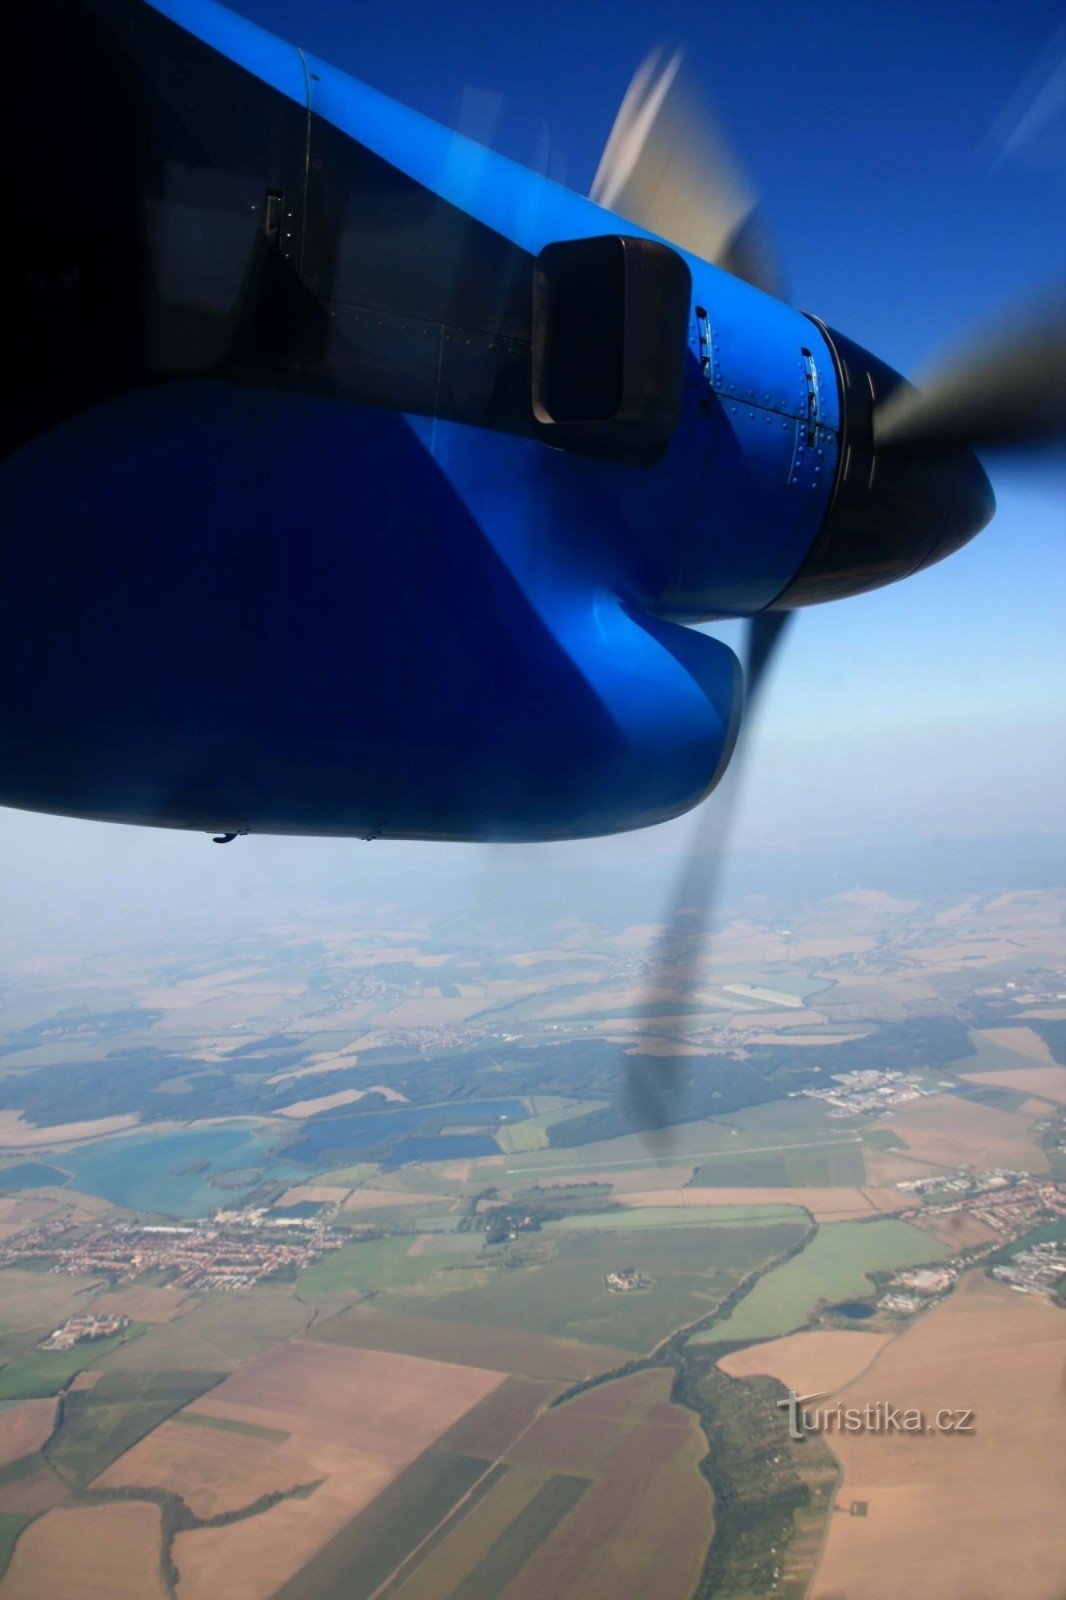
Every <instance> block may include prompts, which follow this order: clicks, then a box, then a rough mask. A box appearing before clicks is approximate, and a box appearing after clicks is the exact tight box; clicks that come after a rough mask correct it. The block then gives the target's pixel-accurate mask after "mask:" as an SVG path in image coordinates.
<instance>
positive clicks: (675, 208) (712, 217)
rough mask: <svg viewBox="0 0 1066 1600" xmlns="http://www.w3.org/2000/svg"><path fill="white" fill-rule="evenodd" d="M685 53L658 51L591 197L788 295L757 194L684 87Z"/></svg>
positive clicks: (621, 116) (628, 98)
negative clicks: (766, 229)
mask: <svg viewBox="0 0 1066 1600" xmlns="http://www.w3.org/2000/svg"><path fill="white" fill-rule="evenodd" d="M682 58H683V52H682V51H681V50H672V51H671V50H667V49H664V48H661V49H658V50H653V51H652V52H651V54H650V55H648V56H647V57H646V58H645V60H644V62H643V64H642V65H641V66H640V68H639V69H638V71H637V72H636V74H635V76H634V78H633V81H632V83H631V84H630V85H629V88H628V90H627V91H626V95H625V98H624V100H623V101H622V104H621V106H620V107H619V109H618V115H617V117H616V118H615V122H614V127H613V128H612V129H611V133H610V136H609V138H608V140H607V144H606V146H605V147H604V152H603V157H602V159H601V161H600V165H599V168H598V169H597V172H596V176H595V178H594V179H593V182H592V188H591V190H590V191H589V198H590V199H592V200H595V202H596V204H597V205H601V206H606V207H608V208H609V209H610V210H611V211H617V212H618V213H619V214H620V215H621V216H623V217H628V218H629V220H630V221H631V222H635V223H637V225H638V226H639V227H641V228H647V229H648V231H649V233H657V234H659V235H661V237H662V238H664V239H667V240H668V241H669V242H670V243H671V244H677V245H680V246H681V248H682V249H683V250H688V251H690V252H691V253H692V254H693V255H697V256H701V257H702V258H703V260H704V261H713V262H714V263H715V265H716V266H719V267H724V268H725V270H726V271H727V272H732V273H733V274H734V276H735V277H738V278H744V279H745V280H746V281H747V282H748V283H752V284H754V285H755V287H756V288H758V289H765V290H766V292H767V293H768V294H773V295H777V296H778V298H782V297H783V286H782V282H781V276H780V273H779V271H778V269H777V264H776V262H775V260H774V258H773V255H772V253H771V251H770V249H769V247H768V245H767V243H766V239H765V237H764V234H763V229H762V225H761V223H760V221H759V217H758V212H757V207H756V201H755V195H754V193H753V192H752V190H751V188H750V187H749V186H748V184H747V183H746V182H745V181H744V178H743V176H742V175H741V172H740V168H739V167H738V165H737V163H736V162H735V161H734V159H733V157H732V156H731V155H730V153H729V149H728V147H727V145H726V141H725V138H724V137H723V135H722V134H721V133H720V132H719V131H718V130H717V129H716V128H715V127H714V125H713V123H712V122H711V119H710V118H709V117H708V115H707V113H706V112H705V111H704V110H703V108H702V107H701V105H700V103H699V101H698V100H697V99H696V97H695V96H694V95H693V94H691V93H690V92H689V90H688V89H687V88H686V86H685V80H684V75H683V73H682V70H681V64H682Z"/></svg>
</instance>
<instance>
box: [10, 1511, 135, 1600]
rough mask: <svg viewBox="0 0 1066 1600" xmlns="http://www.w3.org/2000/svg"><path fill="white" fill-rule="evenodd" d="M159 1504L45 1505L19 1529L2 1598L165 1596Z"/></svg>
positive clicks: (124, 1599)
mask: <svg viewBox="0 0 1066 1600" xmlns="http://www.w3.org/2000/svg"><path fill="white" fill-rule="evenodd" d="M160 1532H161V1529H160V1514H159V1507H158V1506H154V1505H150V1504H149V1503H148V1502H147V1501H145V1500H137V1501H128V1502H126V1503H124V1504H123V1505H109V1506H79V1507H77V1508H74V1509H56V1510H54V1511H49V1512H47V1513H46V1515H45V1516H43V1517H41V1518H40V1519H39V1520H38V1521H37V1522H34V1523H31V1525H30V1526H29V1527H28V1528H27V1529H26V1531H25V1532H24V1533H23V1535H22V1537H21V1538H20V1539H19V1542H18V1544H17V1545H16V1546H15V1554H14V1556H13V1557H12V1559H11V1565H10V1567H9V1568H8V1570H7V1575H6V1577H5V1578H4V1580H3V1582H2V1583H0V1596H2V1600H166V1590H165V1589H164V1587H163V1581H162V1578H161V1577H160V1575H159V1548H160Z"/></svg>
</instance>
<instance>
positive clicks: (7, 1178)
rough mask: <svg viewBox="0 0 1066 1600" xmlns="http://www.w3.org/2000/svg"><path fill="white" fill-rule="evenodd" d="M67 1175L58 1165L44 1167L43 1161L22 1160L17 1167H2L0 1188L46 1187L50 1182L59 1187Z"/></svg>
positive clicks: (64, 1181)
mask: <svg viewBox="0 0 1066 1600" xmlns="http://www.w3.org/2000/svg"><path fill="white" fill-rule="evenodd" d="M66 1181H67V1175H66V1173H65V1172H60V1170H59V1168H58V1167H46V1166H45V1164H44V1162H43V1161H23V1162H21V1163H20V1164H19V1165H18V1166H17V1167H4V1168H3V1170H2V1171H0V1189H46V1188H47V1187H48V1186H49V1185H50V1184H58V1185H59V1186H60V1187H61V1186H62V1185H63V1184H64V1183H66Z"/></svg>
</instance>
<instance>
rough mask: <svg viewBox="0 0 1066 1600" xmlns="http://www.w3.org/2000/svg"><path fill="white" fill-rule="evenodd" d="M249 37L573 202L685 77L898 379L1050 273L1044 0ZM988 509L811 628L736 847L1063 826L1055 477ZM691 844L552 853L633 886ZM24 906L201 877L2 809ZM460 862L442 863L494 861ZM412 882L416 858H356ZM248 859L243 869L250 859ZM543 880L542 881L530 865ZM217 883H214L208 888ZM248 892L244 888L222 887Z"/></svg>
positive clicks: (784, 2) (812, 292)
mask: <svg viewBox="0 0 1066 1600" xmlns="http://www.w3.org/2000/svg"><path fill="white" fill-rule="evenodd" d="M237 9H240V10H242V11H244V12H245V14H247V15H248V16H250V17H252V18H253V19H254V20H255V21H257V22H259V23H261V24H262V25H263V26H265V27H267V28H270V29H271V30H272V31H274V32H277V33H279V34H282V35H284V36H286V37H288V38H290V39H292V40H293V41H294V42H297V43H299V44H302V45H304V46H305V47H307V48H308V49H310V50H312V51H313V52H314V53H316V54H318V55H320V56H323V57H325V58H326V59H329V60H331V61H332V62H333V63H335V64H336V65H338V66H340V67H342V68H344V69H345V70H347V71H349V72H351V73H353V74H354V75H356V76H359V77H362V78H364V79H365V80H366V81H367V82H369V83H371V84H372V85H373V86H374V87H376V88H379V89H382V90H384V91H385V92H387V93H389V94H392V95H394V96H396V97H397V98H399V99H401V100H404V101H406V102H407V103H409V104H411V105H413V106H415V107H416V108H417V109H418V110H420V111H423V112H425V113H427V114H429V115H431V116H434V117H436V118H438V119H439V120H441V121H444V122H446V123H449V124H451V125H455V123H456V122H457V121H458V120H462V119H465V121H464V131H469V132H471V133H476V131H477V127H476V125H475V124H476V120H477V118H478V116H479V115H480V116H482V117H483V114H484V108H485V106H486V104H489V103H491V102H487V101H486V98H485V96H486V94H488V95H501V96H503V97H504V101H505V106H504V109H503V111H502V114H501V115H500V116H499V118H498V121H497V123H496V126H495V129H494V132H493V142H494V143H495V144H496V145H497V147H498V148H500V149H501V150H503V151H504V152H505V153H506V154H508V155H512V156H514V157H516V158H517V159H525V160H528V159H530V158H531V157H533V156H534V154H535V153H536V152H538V151H543V150H544V149H545V141H546V140H549V141H550V154H549V155H548V170H549V171H550V172H551V174H552V175H553V176H558V177H561V178H563V179H564V180H565V181H567V182H570V183H571V184H572V185H573V186H574V187H576V188H580V189H586V188H587V187H588V184H589V181H590V179H591V177H592V174H593V172H594V170H595V167H596V163H597V161H598V158H599V153H600V149H601V147H602V144H603V141H604V139H605V137H606V134H607V132H608V130H609V127H610V124H611V121H612V118H613V115H614V110H615V108H616V106H617V104H618V101H619V100H620V98H621V96H622V94H623V93H624V90H625V87H626V84H627V82H628V79H629V77H630V75H631V73H632V71H633V69H634V67H635V66H636V65H637V64H638V62H639V61H640V60H641V58H642V57H643V55H644V54H645V53H646V51H647V50H648V49H649V48H650V47H651V46H652V45H653V44H655V43H657V42H659V41H660V40H663V39H667V40H669V41H671V42H680V43H683V44H684V45H686V46H687V49H688V55H689V63H690V66H691V67H692V68H693V69H694V71H695V74H696V76H697V78H698V79H699V81H700V83H701V85H702V88H703V90H704V92H705V94H706V98H707V101H708V104H709V105H710V106H711V107H712V109H713V110H714V111H715V113H716V115H717V117H718V119H719V121H720V122H721V124H722V126H723V127H724V130H725V132H726V134H727V136H728V137H729V139H730V141H731V142H732V144H733V146H734V147H735V149H736V151H737V153H738V154H739V155H740V157H741V159H742V161H743V163H744V164H745V166H746V167H747V169H748V171H749V173H750V175H751V177H752V179H753V181H754V183H755V186H756V187H757V189H758V190H759V192H760V193H761V195H762V198H763V201H764V205H765V212H766V216H767V220H768V222H769V223H770V225H771V228H772V230H773V232H774V234H775V236H776V239H777V242H778V245H779V247H780V251H781V255H782V257H783V260H784V264H785V267H786V270H787V275H788V279H789V282H790V284H791V289H792V296H793V299H794V300H795V302H796V303H797V304H798V305H800V306H802V307H804V308H805V309H808V310H811V311H815V312H817V313H818V314H819V315H821V316H823V317H824V318H825V319H826V320H827V321H828V322H830V323H831V324H833V325H835V326H837V327H839V328H841V329H842V330H843V331H845V332H847V333H848V334H849V335H851V336H852V337H854V338H856V339H858V340H859V341H860V342H862V343H863V344H865V345H866V346H868V347H869V348H870V349H873V350H875V351H876V352H877V353H878V354H880V355H881V356H883V357H884V358H885V359H887V360H888V361H890V362H891V363H892V364H893V365H895V366H897V367H899V368H900V369H901V370H903V371H904V372H907V373H909V374H912V375H913V374H916V373H919V372H920V369H921V366H922V364H923V362H926V361H927V360H928V359H929V358H930V357H931V356H932V355H933V354H934V353H935V352H936V351H937V350H939V349H941V348H943V347H944V346H950V345H951V344H952V343H953V342H956V341H958V340H959V339H961V338H964V337H965V336H966V335H967V334H968V333H969V332H970V331H971V330H977V331H978V332H979V331H980V329H981V327H982V325H984V326H986V327H987V326H993V327H994V326H995V323H996V320H997V318H998V316H999V315H1000V314H1002V313H1003V312H1004V311H1005V310H1006V309H1008V308H1011V307H1014V306H1016V305H1017V304H1018V303H1024V302H1025V301H1026V299H1027V298H1031V297H1032V296H1034V295H1035V294H1036V293H1038V292H1039V290H1040V289H1041V288H1043V287H1045V286H1047V285H1048V284H1049V283H1050V282H1052V281H1053V280H1054V279H1056V278H1059V279H1063V278H1066V182H1064V179H1066V27H1063V25H1062V20H1061V19H1062V11H1061V5H1060V4H1059V3H1058V0H1024V3H1022V4H1018V5H1014V6H1008V5H1007V4H1006V3H1005V0H969V3H967V4H959V3H956V0H922V3H918V0H902V3H897V4H896V5H894V6H892V7H886V6H881V7H875V6H870V5H864V4H857V3H855V0H821V3H820V4H818V5H814V4H809V3H806V0H804V3H799V0H776V3H774V0H744V3H743V4H739V5H737V4H733V5H728V6H726V5H707V4H703V5H697V4H694V3H692V0H655V3H654V4H653V3H651V0H614V3H613V4H611V5H605V4H602V3H593V0H568V3H565V4H564V3H563V0H542V3H540V4H538V5H536V6H532V5H527V6H523V5H521V4H511V5H501V4H500V3H499V0H390V3H389V5H387V6H384V5H377V6H370V5H341V4H338V3H337V0H303V3H302V4H300V5H297V4H295V3H294V0H243V4H241V5H240V6H238V7H237ZM989 466H990V471H991V475H992V477H993V481H994V484H995V487H996V492H997V496H998V500H999V512H998V515H997V517H996V519H995V521H994V522H993V524H992V526H991V527H990V528H989V530H988V531H987V532H986V533H985V534H983V535H982V536H981V537H980V538H979V539H978V540H977V541H976V542H975V543H973V544H972V545H970V546H969V547H968V548H967V549H966V550H964V551H963V552H961V553H960V554H959V555H957V556H955V557H954V558H952V559H951V560H950V561H949V562H947V563H944V564H943V565H941V566H940V567H938V568H935V569H933V570H931V571H930V572H928V573H925V574H923V575H921V576H919V577H917V578H915V579H912V580H910V581H908V582H907V583H906V584H903V585H900V586H897V587H895V588H892V589H889V590H884V591H881V592H879V593H877V594H874V595H870V596H866V597H863V598H860V599H858V600H854V601H848V602H845V603H843V604H840V605H836V606H829V607H824V608H819V609H817V610H815V611H812V612H810V613H808V614H806V615H805V616H803V617H802V618H801V622H800V624H799V625H798V626H797V627H796V629H795V631H794V634H793V638H792V639H791V640H790V642H789V647H788V650H787V653H786V655H785V656H784V658H783V661H782V664H781V667H780V669H779V670H778V671H777V673H776V675H775V679H774V681H773V683H772V686H771V689H770V692H769V693H768V695H767V697H766V705H765V715H764V716H763V718H762V721H761V725H760V727H759V728H758V730H757V732H756V734H755V736H754V738H753V741H752V748H751V751H750V760H749V764H748V770H747V773H746V781H745V791H744V804H743V806H742V807H741V808H740V809H741V812H742V817H741V823H740V837H741V841H742V842H744V843H748V844H758V843H761V842H766V843H770V844H773V845H774V846H775V847H780V846H781V845H786V846H788V845H794V846H797V847H806V846H823V847H824V846H825V845H828V844H830V843H831V842H832V841H833V840H835V839H840V840H841V841H853V842H863V841H865V840H867V839H878V840H882V839H891V838H893V837H897V836H898V837H915V836H927V835H930V834H933V835H945V834H951V833H953V832H954V833H958V832H961V833H997V832H1013V831H1024V830H1028V829H1039V830H1044V829H1055V828H1058V827H1061V826H1062V822H1063V818H1064V816H1066V754H1064V753H1063V752H1064V750H1066V739H1064V737H1063V733H1064V721H1066V718H1064V714H1063V706H1064V705H1066V628H1064V627H1063V596H1064V594H1066V513H1064V509H1063V506H1064V498H1063V489H1064V487H1066V471H1064V468H1063V464H1062V460H1061V457H1060V458H1059V459H1058V461H1055V460H1049V459H1044V460H1030V461H1024V462H1023V461H1015V462H1010V463H1000V462H996V461H992V462H990V463H989ZM690 828H691V820H690V819H682V820H681V821H680V822H678V823H674V824H670V825H668V826H667V827H665V828H663V829H659V830H654V831H653V833H652V834H651V835H647V836H640V837H639V838H630V839H622V840H616V841H609V842H605V843H602V844H590V845H582V846H565V847H547V849H546V850H542V851H541V853H540V855H539V856H538V855H537V853H536V852H534V853H533V854H532V856H531V870H553V867H554V868H557V869H558V870H565V863H566V861H567V859H568V853H569V852H574V851H576V852H580V853H581V855H582V858H585V857H588V858H593V859H602V860H605V861H609V862H610V861H616V862H617V863H618V864H619V866H624V863H625V862H626V861H627V860H632V859H633V852H637V853H639V854H642V855H646V854H647V853H648V852H649V851H651V852H662V853H663V854H664V855H665V854H666V853H669V852H672V851H674V850H675V849H676V848H677V847H678V846H680V845H682V844H683V843H684V841H685V839H686V837H687V834H688V831H689V830H690ZM0 848H2V849H3V851H4V854H5V857H6V858H7V860H8V862H9V863H11V864H13V866H14V870H15V873H16V879H17V882H16V886H15V889H14V890H13V891H11V892H13V893H14V894H15V895H17V897H18V900H19V901H20V903H23V904H25V903H28V902H29V901H30V900H31V899H32V898H33V894H34V892H35V887H42V888H43V886H44V885H45V883H47V882H50V881H52V880H53V879H54V878H55V877H56V874H57V873H59V874H62V875H63V878H64V879H65V881H66V882H68V883H69V882H72V880H73V879H75V878H79V875H80V881H84V883H85V885H86V887H88V886H89V885H90V884H94V885H96V886H97V889H98V890H103V888H104V886H105V885H110V886H111V887H112V889H113V892H114V893H116V894H120V895H122V896H123V897H125V896H129V897H130V902H131V905H133V904H141V903H142V902H143V904H144V905H147V904H149V902H150V900H151V899H152V897H153V896H154V895H155V894H156V893H157V892H163V893H164V894H167V893H170V892H172V891H173V892H177V890H176V886H177V885H178V884H179V882H180V883H181V884H184V885H185V886H186V887H187V888H189V889H190V890H191V892H192V893H194V894H195V893H196V886H197V885H198V884H199V883H200V882H201V881H203V882H204V883H208V882H210V884H211V893H212V895H213V894H214V893H215V892H216V887H217V885H218V883H219V874H220V872H222V869H221V866H220V863H219V861H218V860H217V859H212V858H217V857H218V856H219V855H220V854H222V852H218V851H215V850H214V849H213V847H210V846H207V845H206V844H205V842H204V841H203V840H201V839H200V838H199V837H198V836H193V837H189V838H186V837H183V836H176V835H169V834H149V833H147V832H146V831H145V830H127V829H114V828H106V827H103V826H97V825H92V824H76V823H70V822H63V821H59V820H54V819H42V818H26V817H22V816H19V815H17V814H16V813H10V812H8V813H0ZM365 848H366V847H364V846H361V845H357V844H351V843H348V842H344V841H341V842H332V843H328V844H325V843H323V844H316V845H313V846H312V845H293V844H292V843H288V842H285V841H265V840H264V841H252V840H249V841H247V842H241V843H240V844H239V845H236V846H234V847H233V850H232V851H226V852H225V855H226V857H227V858H231V857H233V856H234V855H235V854H236V852H237V851H243V852H245V855H244V857H243V858H242V860H243V864H242V862H241V861H238V862H234V863H233V865H232V866H228V867H226V869H225V871H224V872H222V879H221V881H222V884H223V885H224V884H225V882H226V879H227V875H228V874H229V873H231V872H232V873H234V874H235V876H234V880H233V881H234V885H235V886H236V884H237V883H238V882H239V881H243V879H244V877H245V875H247V874H249V873H250V874H252V875H253V876H254V877H255V878H256V879H257V880H258V879H259V878H260V876H261V875H262V874H264V873H265V874H266V875H267V877H269V874H270V871H271V870H272V867H271V863H274V864H275V865H276V866H277V867H278V869H279V870H283V873H284V875H285V876H286V878H288V877H289V876H290V874H291V871H292V870H293V869H294V868H296V867H297V863H298V862H301V861H303V862H306V864H307V867H308V870H309V871H314V872H317V871H320V870H321V871H329V872H334V871H335V872H344V873H348V872H352V873H354V874H355V875H356V876H357V875H358V871H359V868H358V860H359V852H362V851H364V850H365ZM442 848H445V849H450V850H451V851H452V865H451V866H450V867H449V870H460V871H461V870H463V865H462V864H463V862H469V870H470V871H471V873H472V874H474V875H475V876H476V875H477V873H479V872H480V871H481V870H482V864H481V862H482V858H481V857H479V856H478V855H477V853H475V852H459V853H456V847H442ZM374 849H375V851H376V852H378V854H379V855H380V856H381V858H382V862H381V864H382V865H385V866H387V865H388V863H389V862H391V861H393V860H394V861H395V863H396V870H397V871H405V870H407V869H409V868H411V867H412V865H415V866H417V863H418V862H420V861H423V862H424V861H426V860H427V859H428V858H427V855H426V852H425V849H424V847H415V849H414V850H412V849H411V848H410V847H404V846H400V845H379V846H375V847H374ZM252 852H257V854H256V856H255V863H254V865H253V863H252V860H251V855H252ZM534 863H537V865H534ZM223 892H224V891H223ZM235 892H236V889H235Z"/></svg>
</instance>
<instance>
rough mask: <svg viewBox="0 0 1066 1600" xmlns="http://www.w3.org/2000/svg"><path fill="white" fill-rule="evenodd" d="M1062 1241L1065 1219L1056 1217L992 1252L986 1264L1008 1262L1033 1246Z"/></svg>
mask: <svg viewBox="0 0 1066 1600" xmlns="http://www.w3.org/2000/svg"><path fill="white" fill-rule="evenodd" d="M1063 1240H1066V1217H1056V1218H1055V1220H1054V1221H1053V1222H1043V1223H1041V1224H1040V1226H1039V1227H1038V1228H1033V1229H1032V1230H1031V1231H1030V1232H1029V1233H1026V1234H1023V1235H1022V1237H1021V1238H1020V1239H1015V1240H1014V1242H1013V1243H1012V1244H1005V1245H1004V1246H1003V1248H1002V1249H1001V1250H996V1251H994V1253H993V1254H992V1255H990V1256H989V1257H988V1262H987V1264H988V1265H989V1266H991V1265H992V1264H994V1263H995V1262H999V1261H1009V1260H1010V1259H1011V1257H1012V1256H1016V1255H1017V1254H1018V1252H1019V1251H1020V1250H1028V1249H1029V1248H1030V1247H1031V1246H1032V1245H1034V1244H1055V1243H1061V1242H1062V1241H1063Z"/></svg>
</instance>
